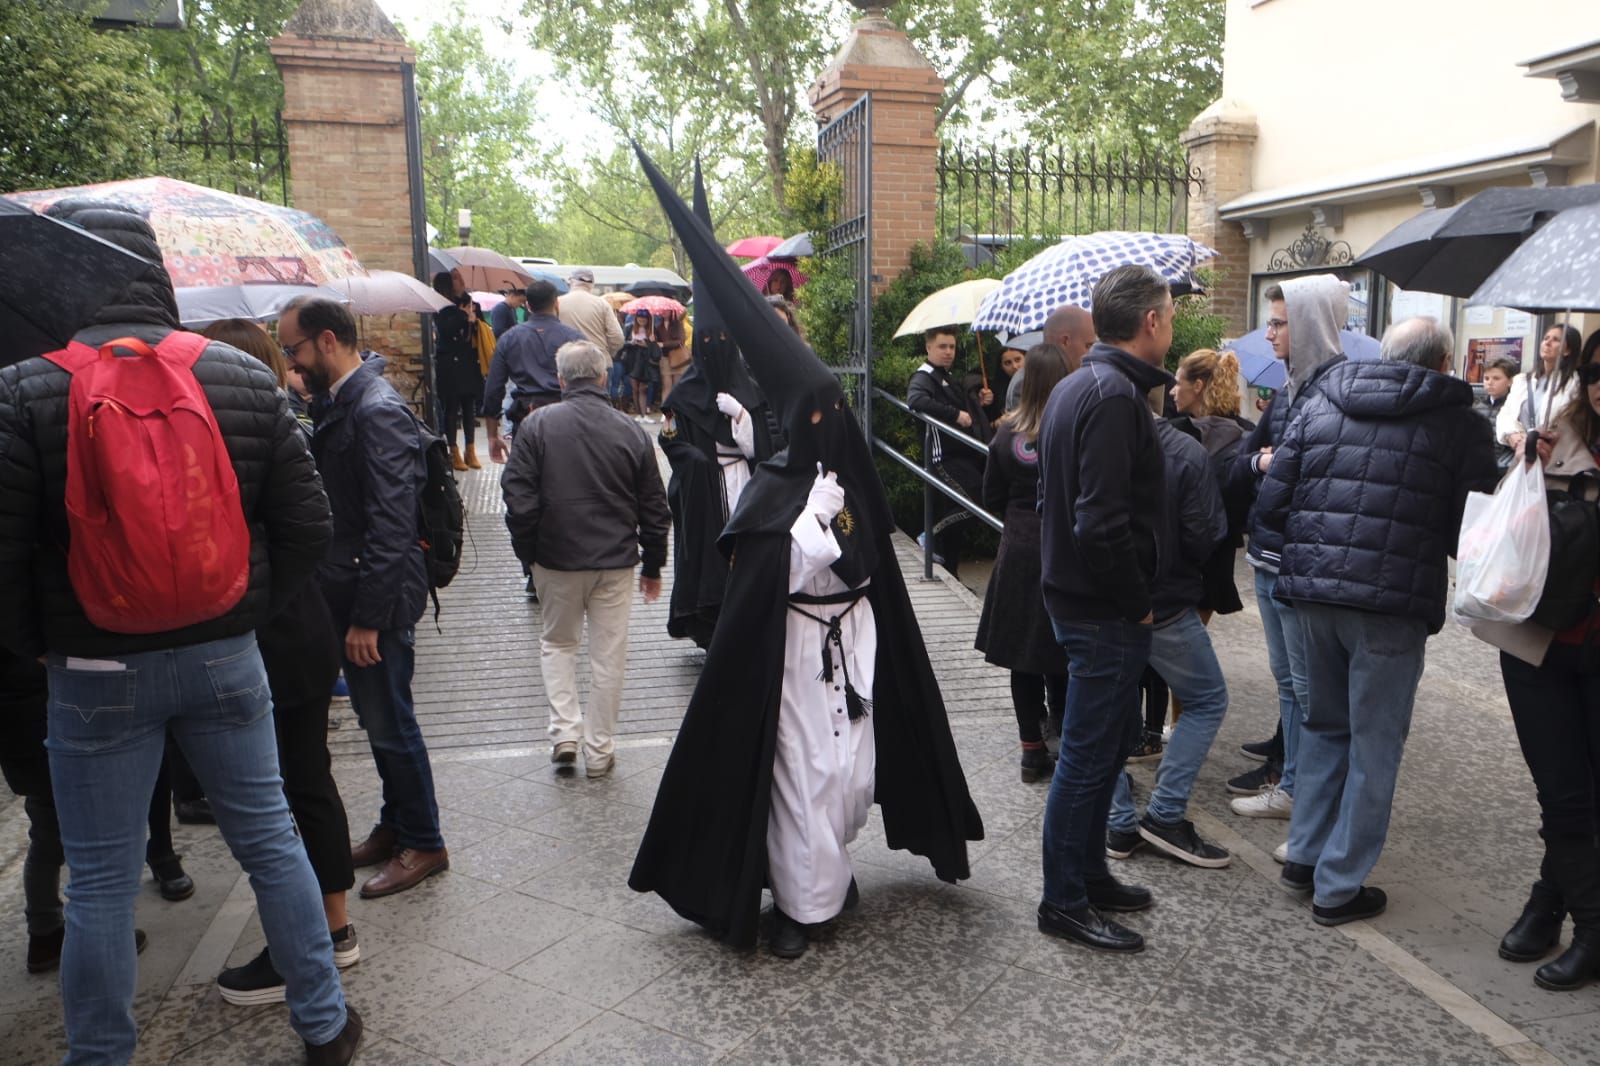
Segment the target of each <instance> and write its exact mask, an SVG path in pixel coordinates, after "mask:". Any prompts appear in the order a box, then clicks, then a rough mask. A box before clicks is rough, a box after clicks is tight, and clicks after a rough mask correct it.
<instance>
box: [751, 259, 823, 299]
mask: <svg viewBox="0 0 1600 1066" xmlns="http://www.w3.org/2000/svg"><path fill="white" fill-rule="evenodd" d="M739 269H740V270H742V271H744V276H745V277H747V278H749V279H750V280H751V282H752V283H754V284H755V287H756V288H757V289H759V290H760V291H762V292H766V291H767V279H768V278H770V277H772V275H774V274H777V273H779V272H782V273H785V274H788V275H789V280H790V281H792V282H794V287H795V288H797V289H798V288H799V287H800V286H802V285H804V284H805V283H806V282H807V281H808V280H810V279H808V278H807V277H806V276H805V275H804V274H802V273H800V271H799V270H797V269H796V268H795V265H794V264H793V263H786V262H779V261H774V260H771V259H767V258H765V257H763V258H761V259H757V260H756V261H755V262H754V263H746V264H745V265H744V266H742V267H740V268H739Z"/></svg>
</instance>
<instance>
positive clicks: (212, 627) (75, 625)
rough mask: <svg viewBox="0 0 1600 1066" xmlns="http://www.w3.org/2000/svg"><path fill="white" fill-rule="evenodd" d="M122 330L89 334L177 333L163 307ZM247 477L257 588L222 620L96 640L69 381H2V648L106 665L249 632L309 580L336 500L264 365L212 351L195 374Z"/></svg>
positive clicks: (32, 374)
mask: <svg viewBox="0 0 1600 1066" xmlns="http://www.w3.org/2000/svg"><path fill="white" fill-rule="evenodd" d="M108 314H114V315H116V316H117V319H116V320H115V323H114V324H107V325H96V326H92V327H90V328H88V329H85V330H83V331H82V332H81V333H79V334H78V337H77V339H78V340H80V341H82V342H84V343H86V344H89V345H91V346H98V345H101V344H104V343H106V342H107V341H110V340H113V339H115V338H117V337H124V336H134V337H138V338H139V339H141V340H144V341H146V342H148V343H150V344H156V343H158V342H159V341H160V340H161V338H163V337H165V336H166V335H167V334H168V333H170V332H171V331H172V326H171V324H170V320H168V321H167V322H163V321H162V319H164V318H167V313H166V312H165V310H164V309H163V308H162V307H161V306H160V302H159V301H152V302H151V303H150V304H147V305H145V306H143V307H139V306H133V305H126V306H122V307H110V308H107V310H106V311H105V312H102V315H101V317H102V319H104V318H105V317H106V316H107V315H108ZM194 372H195V377H196V378H198V379H199V381H200V384H201V385H202V386H203V387H204V388H205V392H206V398H207V399H209V400H210V401H211V409H212V411H214V412H215V413H216V416H217V425H218V426H219V427H220V428H221V430H222V438H223V441H224V442H225V443H226V444H227V447H228V455H229V457H230V458H231V459H232V460H233V468H234V471H235V473H236V474H237V475H238V478H239V495H240V499H241V502H242V503H243V505H244V514H245V520H246V521H247V522H248V523H249V526H250V586H249V588H248V590H247V591H246V592H245V595H244V598H243V599H241V600H240V601H239V602H238V604H236V605H235V606H234V608H233V609H232V610H231V611H229V612H228V613H227V614H225V615H223V616H222V617H220V618H216V619H213V620H212V621H209V622H202V623H200V624H198V625H193V626H187V627H185V628H183V629H177V630H171V631H169V632H165V633H149V634H141V635H137V636H134V635H129V634H124V633H111V632H109V631H107V630H104V629H100V628H99V627H98V626H95V625H94V624H93V623H91V622H90V621H89V619H88V618H87V617H85V616H84V613H83V608H82V606H81V605H80V604H79V603H78V597H77V596H76V595H74V593H73V591H72V584H71V582H70V581H69V580H68V579H67V545H68V540H69V535H68V532H67V512H66V506H65V503H64V499H65V493H66V482H67V394H68V390H69V389H70V387H71V384H72V377H71V375H69V374H68V373H67V372H66V371H65V370H62V369H61V368H59V367H57V366H56V365H55V364H54V363H50V362H47V361H46V360H44V359H29V360H27V361H25V362H22V363H18V364H16V365H15V366H10V367H7V368H6V369H5V370H0V589H4V590H5V595H4V596H3V597H0V602H3V604H4V606H3V607H0V645H4V646H6V647H9V648H12V649H14V650H16V651H20V652H24V653H26V654H28V655H39V654H42V653H44V652H45V651H47V650H48V651H52V652H57V653H60V654H64V655H81V656H87V657H99V658H103V657H110V656H117V655H130V654H134V653H137V652H142V651H154V650H157V649H161V648H174V647H182V646H184V645H188V644H200V643H203V642H205V641H210V640H219V639H221V638H223V637H230V636H236V635H238V634H240V633H248V632H249V631H251V630H252V629H255V628H256V626H258V625H259V624H261V622H262V621H264V620H265V619H266V618H267V617H268V616H269V614H270V613H271V612H272V611H273V610H275V609H276V606H277V605H279V604H282V603H283V602H284V601H285V599H286V598H287V596H288V594H289V593H290V592H291V591H293V590H294V588H296V587H297V586H298V585H299V584H300V583H301V582H302V581H304V580H305V579H306V578H308V577H310V576H311V574H312V572H313V571H314V570H315V569H316V565H317V562H318V561H319V560H320V559H321V558H322V554H323V551H324V550H325V549H326V547H327V544H328V537H329V534H330V531H331V525H330V522H329V517H328V500H327V497H326V496H324V495H323V492H322V484H321V482H320V481H319V480H318V479H317V471H316V468H315V467H314V466H313V465H312V463H311V456H310V454H309V453H308V452H307V451H306V445H305V437H304V435H303V434H302V433H301V432H300V430H299V428H298V427H297V426H296V425H295V420H294V416H293V415H291V414H290V413H289V404H288V399H287V398H286V397H285V396H284V394H283V393H282V392H280V391H279V390H278V388H277V382H276V381H275V380H274V379H273V376H272V372H271V371H270V370H268V369H267V368H266V367H265V366H264V365H262V364H261V362H260V361H258V360H256V359H254V358H252V357H251V356H248V355H246V354H244V353H243V352H241V351H239V350H238V349H236V348H232V347H229V346H228V345H226V344H220V343H214V344H211V345H210V346H209V347H207V348H206V350H205V352H204V354H202V355H201V356H200V359H199V361H198V362H197V363H195V366H194Z"/></svg>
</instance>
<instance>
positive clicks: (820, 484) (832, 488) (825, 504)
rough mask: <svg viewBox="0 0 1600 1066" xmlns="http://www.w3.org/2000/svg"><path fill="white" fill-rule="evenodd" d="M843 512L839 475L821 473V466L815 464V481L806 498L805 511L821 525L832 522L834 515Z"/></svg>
mask: <svg viewBox="0 0 1600 1066" xmlns="http://www.w3.org/2000/svg"><path fill="white" fill-rule="evenodd" d="M842 510H844V489H841V488H840V487H839V475H838V474H835V473H832V472H829V473H827V474H824V473H823V472H822V464H821V463H818V464H817V480H815V481H813V482H812V483H811V495H810V496H808V497H806V511H807V512H808V513H810V514H814V515H816V516H817V518H818V519H819V520H820V521H822V522H823V523H828V522H832V521H833V518H834V516H835V515H837V514H838V513H839V512H840V511H842Z"/></svg>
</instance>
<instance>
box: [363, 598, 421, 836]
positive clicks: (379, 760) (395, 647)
mask: <svg viewBox="0 0 1600 1066" xmlns="http://www.w3.org/2000/svg"><path fill="white" fill-rule="evenodd" d="M378 655H379V656H381V658H382V661H381V662H378V663H375V664H373V665H372V666H356V665H355V664H354V663H352V662H351V661H350V660H349V659H345V660H344V679H345V684H347V685H348V686H349V687H350V706H351V707H353V708H354V709H355V712H356V718H357V719H358V720H359V721H360V722H361V728H362V729H365V730H366V731H367V743H368V744H370V745H372V761H373V763H375V764H376V765H377V767H378V778H379V779H380V780H381V781H382V782H383V807H382V808H381V809H380V810H379V812H378V824H379V825H381V826H384V827H385V828H388V829H393V830H394V833H395V839H396V840H398V841H399V844H400V847H402V848H418V849H420V850H423V851H433V850H435V849H438V848H442V847H444V837H443V836H441V835H440V834H439V803H438V800H436V799H435V798H434V794H433V766H432V764H431V763H429V762H428V745H427V744H426V743H425V742H424V741H423V739H422V730H421V729H420V728H419V727H418V726H417V712H416V707H415V705H414V704H413V702H412V699H411V672H412V670H413V669H414V668H415V666H416V657H417V650H416V630H415V629H413V628H412V627H411V626H407V627H406V628H405V629H381V630H379V631H378Z"/></svg>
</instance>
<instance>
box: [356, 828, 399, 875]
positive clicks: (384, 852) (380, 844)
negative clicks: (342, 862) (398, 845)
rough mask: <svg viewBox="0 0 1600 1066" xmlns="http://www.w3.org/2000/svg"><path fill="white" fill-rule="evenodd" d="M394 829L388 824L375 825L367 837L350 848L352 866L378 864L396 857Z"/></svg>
mask: <svg viewBox="0 0 1600 1066" xmlns="http://www.w3.org/2000/svg"><path fill="white" fill-rule="evenodd" d="M394 852H395V837H394V830H393V829H390V828H389V827H388V826H386V825H375V826H373V827H372V832H370V833H368V834H367V839H365V840H363V841H362V842H361V843H359V844H357V845H356V846H355V847H353V848H351V849H350V864H351V865H352V866H357V867H361V866H377V865H378V864H379V863H385V862H388V861H389V860H390V859H392V858H394Z"/></svg>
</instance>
